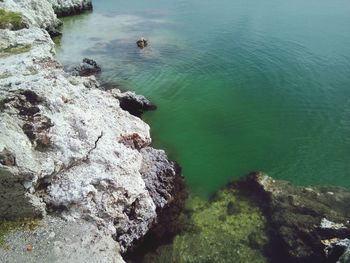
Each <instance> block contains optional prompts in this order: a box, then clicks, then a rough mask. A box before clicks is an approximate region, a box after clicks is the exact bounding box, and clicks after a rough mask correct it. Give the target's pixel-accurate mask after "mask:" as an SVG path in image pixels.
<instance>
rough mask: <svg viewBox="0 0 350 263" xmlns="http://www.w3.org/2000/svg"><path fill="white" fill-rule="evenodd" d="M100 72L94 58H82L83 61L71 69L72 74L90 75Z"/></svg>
mask: <svg viewBox="0 0 350 263" xmlns="http://www.w3.org/2000/svg"><path fill="white" fill-rule="evenodd" d="M100 72H101V67H100V66H99V65H98V64H97V63H96V61H95V60H92V59H89V58H84V59H83V62H82V63H80V65H79V66H78V67H75V68H74V69H73V71H72V75H73V76H82V77H86V76H91V75H95V74H97V73H100Z"/></svg>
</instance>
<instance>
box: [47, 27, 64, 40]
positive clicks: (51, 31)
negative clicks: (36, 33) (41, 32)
mask: <svg viewBox="0 0 350 263" xmlns="http://www.w3.org/2000/svg"><path fill="white" fill-rule="evenodd" d="M46 31H47V33H49V35H50V37H51V38H54V37H60V36H62V33H61V32H60V31H58V30H57V29H55V28H50V29H47V30H46Z"/></svg>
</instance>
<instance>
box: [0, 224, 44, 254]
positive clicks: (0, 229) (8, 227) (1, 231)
mask: <svg viewBox="0 0 350 263" xmlns="http://www.w3.org/2000/svg"><path fill="white" fill-rule="evenodd" d="M38 225H39V220H38V219H32V218H25V219H20V220H13V221H12V220H1V221H0V246H2V247H4V246H6V236H7V235H8V234H9V233H11V232H12V231H20V230H25V231H33V230H34V229H35V228H36V227H37V226H38Z"/></svg>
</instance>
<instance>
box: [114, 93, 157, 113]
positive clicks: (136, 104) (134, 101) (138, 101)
mask: <svg viewBox="0 0 350 263" xmlns="http://www.w3.org/2000/svg"><path fill="white" fill-rule="evenodd" d="M112 94H113V95H114V97H115V98H117V99H118V100H119V102H120V107H121V108H122V109H123V110H126V111H127V112H129V113H130V114H132V115H134V116H136V117H141V115H142V114H143V113H144V112H146V111H153V110H156V109H157V106H156V105H154V104H153V103H152V102H150V101H149V100H148V99H147V98H146V97H145V96H142V95H137V94H135V93H134V92H130V91H127V92H124V93H120V92H119V93H117V92H112Z"/></svg>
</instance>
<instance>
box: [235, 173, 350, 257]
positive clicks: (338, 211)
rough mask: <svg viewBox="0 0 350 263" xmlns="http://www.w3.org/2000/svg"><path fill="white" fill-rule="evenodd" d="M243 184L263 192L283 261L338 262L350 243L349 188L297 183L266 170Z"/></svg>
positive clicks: (272, 229)
mask: <svg viewBox="0 0 350 263" xmlns="http://www.w3.org/2000/svg"><path fill="white" fill-rule="evenodd" d="M242 184H243V187H248V188H249V189H250V190H252V194H255V195H256V194H257V195H260V199H261V200H262V207H263V208H264V210H265V212H266V214H267V216H268V222H269V223H270V226H271V231H272V232H271V233H272V236H273V237H274V238H275V243H274V244H273V247H275V249H276V251H277V250H278V249H279V248H280V249H281V252H282V256H283V262H310V263H311V262H320V263H321V262H336V261H337V259H338V258H339V257H340V255H341V254H342V253H343V252H344V249H345V248H346V247H348V246H349V243H350V242H349V238H350V224H349V218H350V209H349V208H350V207H349V205H350V191H349V190H347V189H344V188H340V187H297V186H293V185H292V184H290V183H288V182H286V181H280V180H274V179H273V178H271V177H269V176H267V175H265V174H263V173H252V174H251V175H250V176H249V177H248V179H247V180H246V181H245V182H243V183H242ZM344 257H345V256H344Z"/></svg>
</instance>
